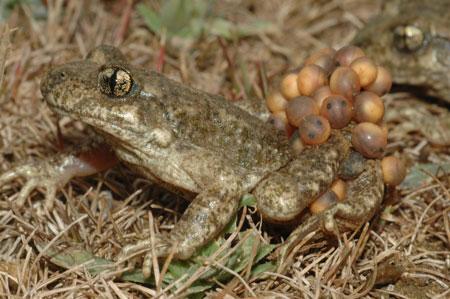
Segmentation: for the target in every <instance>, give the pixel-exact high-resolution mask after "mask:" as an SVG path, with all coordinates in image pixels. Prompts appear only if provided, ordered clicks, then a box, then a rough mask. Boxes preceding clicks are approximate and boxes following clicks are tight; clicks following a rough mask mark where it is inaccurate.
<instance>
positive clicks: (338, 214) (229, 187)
mask: <svg viewBox="0 0 450 299" xmlns="http://www.w3.org/2000/svg"><path fill="white" fill-rule="evenodd" d="M41 92H42V95H43V98H44V100H45V101H46V103H47V104H48V106H49V107H50V108H51V109H52V110H53V111H54V112H55V113H56V114H58V115H68V116H70V117H72V118H73V119H76V120H79V121H81V122H83V123H85V124H86V125H87V126H89V127H90V128H91V129H92V131H93V132H94V134H93V139H90V140H89V141H88V142H86V144H84V145H80V146H79V148H78V149H74V150H71V151H69V152H64V153H60V154H58V155H56V156H54V157H51V158H48V159H46V160H41V161H36V162H35V163H33V164H23V165H18V166H16V167H14V168H12V169H11V170H9V171H7V172H5V173H3V174H1V175H0V187H1V186H3V185H5V184H7V183H9V182H10V181H13V180H16V179H17V178H22V179H25V180H26V183H25V185H24V186H23V187H22V189H21V191H20V193H19V194H18V196H17V198H16V199H15V201H14V203H15V204H16V205H17V206H19V207H20V206H23V205H24V204H25V202H26V200H27V198H28V197H29V195H30V192H31V191H32V190H34V189H36V188H42V189H44V190H46V200H45V203H46V207H47V208H48V209H51V208H52V206H53V204H54V200H55V194H56V192H57V190H58V188H61V187H62V186H63V185H64V184H65V183H67V182H68V181H69V180H70V179H71V178H72V177H75V176H86V175H91V174H94V173H96V172H98V171H102V170H104V169H107V168H109V167H112V166H113V165H115V164H116V163H117V162H118V161H120V162H122V163H124V164H126V165H127V166H129V167H130V168H131V169H133V170H135V171H136V172H137V173H139V174H140V175H142V176H144V177H146V178H148V179H150V180H152V181H154V182H156V183H158V184H160V185H162V186H163V187H165V188H167V189H168V190H171V191H174V192H176V193H178V194H180V195H182V196H183V197H185V198H186V199H188V200H191V203H190V205H189V207H188V208H187V209H186V211H185V212H184V214H183V216H182V217H181V218H180V220H179V221H178V223H176V225H175V226H174V228H173V229H172V230H171V232H170V233H168V234H164V235H159V236H157V237H156V243H155V248H156V249H155V254H156V255H157V256H158V257H164V256H167V255H168V254H169V253H170V252H171V250H174V251H175V252H174V258H176V259H188V258H189V257H191V256H192V255H193V254H194V253H195V252H196V251H197V250H198V249H199V248H201V247H202V246H203V245H205V244H206V243H207V242H209V241H210V240H212V239H213V238H215V237H216V236H217V235H218V234H220V232H221V231H222V230H223V229H224V227H225V226H226V224H227V223H228V222H229V221H230V219H232V216H233V215H234V214H235V213H236V212H237V210H238V207H239V201H240V198H241V197H242V196H243V195H245V194H253V195H254V196H255V198H256V199H257V208H258V210H259V212H260V213H261V214H262V216H263V218H264V219H265V220H266V221H269V222H277V223H283V222H289V221H291V220H293V219H295V218H296V217H298V215H299V214H301V213H302V211H303V210H304V209H305V208H306V207H308V206H309V205H310V204H311V202H313V201H314V200H315V199H316V198H317V197H318V196H319V195H321V194H322V193H324V192H325V191H326V190H327V189H329V187H330V186H331V184H332V182H333V181H334V180H335V179H336V177H337V176H338V175H339V173H340V172H341V171H346V172H349V171H348V170H349V169H350V168H349V167H346V164H348V161H349V160H351V159H350V158H351V157H352V156H354V155H353V154H352V153H354V151H353V150H352V149H351V142H350V140H349V137H348V136H347V134H345V132H339V131H333V132H332V134H331V137H330V138H329V140H328V141H327V142H326V143H324V144H322V145H320V146H311V147H309V148H308V149H306V150H305V151H304V152H302V153H301V154H296V153H295V152H294V151H293V150H292V149H291V147H290V145H289V142H288V140H287V137H286V136H285V135H284V133H282V132H280V131H278V130H276V129H275V128H274V127H273V126H272V125H271V124H269V123H267V122H266V121H264V120H262V119H260V118H258V117H257V116H255V115H256V114H257V113H255V111H252V110H251V108H250V107H253V106H254V105H241V106H242V107H247V110H244V109H242V108H239V107H238V106H236V105H234V104H232V103H231V102H228V101H226V100H225V99H224V98H223V97H220V96H215V95H211V94H208V93H206V92H203V91H200V90H197V89H194V88H190V87H188V86H185V85H182V84H180V83H177V82H175V81H172V80H170V79H168V78H166V77H164V76H163V75H161V74H159V73H157V72H153V71H147V70H143V69H139V68H136V67H134V66H132V65H130V64H129V63H128V62H127V61H126V59H125V58H124V56H123V55H122V54H121V52H120V51H119V50H118V49H116V48H114V47H111V46H100V47H98V48H96V49H94V50H93V51H92V52H91V53H90V54H89V55H88V57H87V58H86V59H85V60H82V61H76V62H71V63H67V64H64V65H62V66H58V67H55V68H53V69H52V70H50V71H49V72H48V74H47V75H46V76H45V77H44V78H43V80H42V82H41ZM349 157H350V158H349ZM350 172H352V175H353V177H354V179H353V181H351V182H350V183H349V192H348V198H347V200H346V201H343V202H338V203H336V204H334V205H333V206H331V207H330V208H329V209H327V210H325V211H323V212H321V213H319V214H317V215H313V216H311V217H309V218H307V219H306V220H305V222H304V223H302V224H301V225H300V226H299V227H298V228H297V229H295V230H294V231H293V232H292V234H291V236H290V237H289V239H288V240H287V242H286V243H285V244H286V245H285V246H287V247H286V248H292V245H293V244H295V243H296V242H298V241H299V240H301V239H302V238H304V237H305V236H306V235H307V234H308V233H310V232H312V231H316V230H317V231H321V232H325V233H331V234H332V235H335V234H337V233H338V232H343V231H346V230H352V229H355V228H357V227H358V226H360V225H361V224H362V223H364V222H366V221H368V220H370V218H371V217H372V216H373V215H374V213H375V212H376V211H377V210H378V209H379V206H380V204H381V200H382V195H383V191H384V189H383V188H384V186H383V179H382V175H381V170H380V163H379V161H378V160H364V163H362V164H361V167H359V169H358V170H357V171H355V170H351V171H350ZM347 176H348V173H347ZM174 245H176V246H174ZM145 249H148V251H150V240H142V241H140V242H139V243H137V244H133V245H127V246H125V247H124V248H123V253H122V255H121V257H119V260H124V259H125V258H126V257H127V256H129V255H131V254H133V253H136V252H137V251H141V250H145ZM284 252H287V251H284ZM151 261H152V256H151V254H150V253H147V254H146V256H145V258H144V263H143V273H144V275H145V276H149V275H150V274H151V272H150V271H151Z"/></svg>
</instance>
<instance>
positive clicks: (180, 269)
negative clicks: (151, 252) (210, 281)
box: [168, 260, 192, 280]
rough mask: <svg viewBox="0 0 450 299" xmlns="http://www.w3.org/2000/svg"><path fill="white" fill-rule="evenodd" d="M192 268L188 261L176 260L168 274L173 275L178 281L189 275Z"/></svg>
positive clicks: (171, 264) (170, 266)
mask: <svg viewBox="0 0 450 299" xmlns="http://www.w3.org/2000/svg"><path fill="white" fill-rule="evenodd" d="M191 266H192V263H190V262H188V261H180V260H175V261H172V262H171V263H170V265H169V268H168V273H170V274H172V277H173V278H174V279H175V280H176V279H178V278H180V277H181V276H183V275H184V274H185V273H187V272H188V271H189V269H190V268H191Z"/></svg>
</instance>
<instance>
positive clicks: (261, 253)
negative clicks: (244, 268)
mask: <svg viewBox="0 0 450 299" xmlns="http://www.w3.org/2000/svg"><path fill="white" fill-rule="evenodd" d="M276 247H277V246H276V245H274V244H264V243H263V244H262V245H261V246H260V247H259V249H258V253H257V254H256V256H255V261H254V263H257V262H259V261H261V260H262V259H263V258H265V257H266V256H268V255H269V254H270V253H272V251H273V250H274V249H275V248H276Z"/></svg>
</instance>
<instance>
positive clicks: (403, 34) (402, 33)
mask: <svg viewBox="0 0 450 299" xmlns="http://www.w3.org/2000/svg"><path fill="white" fill-rule="evenodd" d="M424 44H425V35H424V33H423V31H422V30H421V29H420V28H418V27H416V26H413V25H402V26H397V27H395V29H394V45H395V47H396V48H397V49H398V50H399V51H402V52H415V51H417V50H419V49H420V48H422V47H423V46H424Z"/></svg>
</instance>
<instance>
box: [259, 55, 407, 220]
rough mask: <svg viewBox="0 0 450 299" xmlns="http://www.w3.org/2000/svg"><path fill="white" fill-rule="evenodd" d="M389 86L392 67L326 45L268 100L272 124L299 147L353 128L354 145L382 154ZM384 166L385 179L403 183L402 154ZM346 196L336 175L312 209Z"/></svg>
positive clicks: (363, 151)
mask: <svg viewBox="0 0 450 299" xmlns="http://www.w3.org/2000/svg"><path fill="white" fill-rule="evenodd" d="M391 86H392V78H391V75H390V73H389V71H388V70H387V69H385V68H384V67H382V66H379V65H376V64H375V63H374V62H373V61H372V60H371V59H370V58H368V57H367V56H365V54H364V52H363V50H362V49H361V48H358V47H355V46H346V47H343V48H341V49H339V50H337V51H336V50H334V49H331V48H325V49H321V50H319V51H317V52H315V53H313V54H312V55H310V56H309V57H308V58H307V59H306V60H305V62H304V64H303V66H302V67H301V68H300V70H299V71H296V72H291V73H289V74H287V75H286V76H284V78H283V79H282V81H281V83H280V88H279V90H278V91H275V92H272V93H271V94H270V95H269V96H268V97H267V101H266V104H267V107H268V108H269V110H270V111H271V113H272V116H271V121H272V123H273V124H274V125H275V126H276V127H277V128H279V129H281V130H285V131H286V133H287V134H288V136H291V140H292V145H293V147H294V149H296V150H297V151H301V150H302V149H303V148H304V146H308V145H319V144H321V143H324V142H326V141H327V139H328V138H329V136H330V134H331V129H344V128H351V132H352V136H351V139H352V146H353V147H354V149H355V150H357V151H358V152H359V153H361V154H362V155H363V156H364V157H366V158H382V157H383V154H384V150H385V148H386V145H387V133H388V132H387V128H386V127H385V126H383V125H382V120H383V116H384V109H385V108H384V103H383V100H382V99H381V97H382V96H383V95H384V94H386V93H387V92H389V90H390V88H391ZM349 125H350V126H349ZM381 165H382V169H383V176H384V181H385V183H386V184H388V185H394V186H395V185H398V184H399V183H401V181H402V180H403V178H404V176H405V169H404V167H403V165H402V163H401V162H400V161H399V160H398V158H396V157H386V158H384V159H383V161H382V163H381ZM336 186H338V187H336ZM333 188H334V189H336V188H337V189H338V190H334V189H333ZM343 198H345V182H344V181H342V180H338V181H336V182H335V183H334V184H333V187H332V188H331V189H330V190H329V191H327V192H326V193H324V194H323V195H322V196H321V197H320V198H319V199H317V200H316V201H315V202H314V203H313V204H312V205H311V207H310V209H311V211H312V212H313V213H318V212H320V211H322V210H323V209H324V207H326V206H329V205H330V204H331V203H332V202H336V201H337V200H342V199H343Z"/></svg>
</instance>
